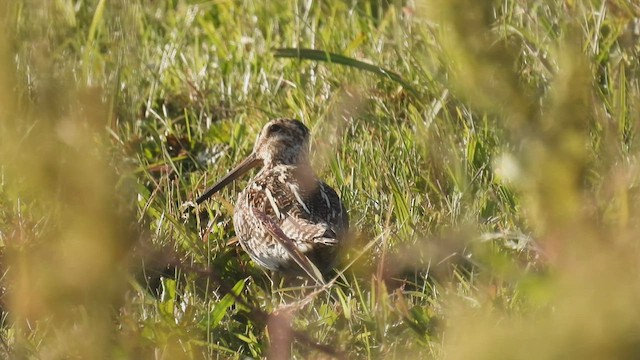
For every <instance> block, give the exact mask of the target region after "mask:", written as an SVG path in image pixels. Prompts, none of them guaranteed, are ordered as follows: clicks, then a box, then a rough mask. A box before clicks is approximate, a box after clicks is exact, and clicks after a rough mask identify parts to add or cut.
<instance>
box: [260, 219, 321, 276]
mask: <svg viewBox="0 0 640 360" xmlns="http://www.w3.org/2000/svg"><path fill="white" fill-rule="evenodd" d="M251 209H252V211H253V215H254V216H255V217H256V219H258V220H259V221H260V222H261V223H262V225H263V226H264V228H265V229H266V230H267V231H268V232H269V234H271V236H272V237H273V238H274V239H276V241H278V243H280V245H282V247H283V248H284V249H285V250H286V251H287V253H289V256H291V258H292V259H293V260H294V261H295V262H296V263H297V264H298V266H300V268H302V270H304V272H306V273H307V275H309V277H311V278H312V279H314V280H315V281H316V282H317V283H318V284H320V285H325V282H324V278H323V277H322V273H321V272H320V270H318V268H317V267H316V266H315V265H314V264H313V262H311V260H309V258H308V257H307V256H306V255H305V254H304V253H302V252H301V251H300V250H299V249H298V248H297V247H296V244H295V242H294V240H292V239H291V238H290V237H289V236H287V235H286V234H285V233H284V231H283V230H282V228H281V227H280V226H279V225H278V224H277V223H276V222H275V221H274V220H273V219H272V218H270V217H269V216H267V214H265V213H264V212H263V211H260V210H258V209H256V208H251Z"/></svg>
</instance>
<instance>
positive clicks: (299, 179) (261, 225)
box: [196, 119, 349, 277]
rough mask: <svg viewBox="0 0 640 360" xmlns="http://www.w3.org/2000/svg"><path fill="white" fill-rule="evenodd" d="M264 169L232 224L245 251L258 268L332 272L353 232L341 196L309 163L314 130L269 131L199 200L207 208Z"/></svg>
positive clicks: (281, 127) (291, 126) (282, 127)
mask: <svg viewBox="0 0 640 360" xmlns="http://www.w3.org/2000/svg"><path fill="white" fill-rule="evenodd" d="M259 165H262V166H263V167H262V169H261V170H260V171H259V172H258V173H257V174H256V176H255V177H254V178H253V179H252V180H251V181H250V182H249V184H248V185H247V187H246V188H245V189H244V190H243V191H242V192H241V193H240V195H239V196H238V201H237V203H236V206H235V210H234V216H233V223H234V227H235V230H236V234H237V236H238V239H239V241H240V244H241V245H242V247H243V249H244V250H245V251H246V252H247V253H248V254H249V255H250V256H251V258H252V259H253V260H254V261H255V262H256V263H258V264H259V265H261V266H263V267H265V268H267V269H271V270H277V271H283V272H299V271H300V270H301V269H302V270H304V271H305V272H307V273H309V275H310V276H312V277H314V276H313V274H311V273H310V272H313V270H311V269H309V268H308V267H307V265H306V264H305V263H306V262H307V260H306V259H308V260H310V261H311V262H312V263H313V264H314V265H315V267H317V269H318V270H320V272H326V271H328V270H330V269H331V268H332V267H333V266H334V263H335V259H336V255H337V252H338V249H339V247H340V243H341V242H342V240H343V238H344V236H345V235H346V232H347V231H348V227H349V219H348V215H347V212H346V210H345V208H344V206H343V204H342V202H341V201H340V198H339V197H338V195H337V194H336V192H335V191H334V190H333V189H332V188H331V187H330V186H329V185H327V184H325V183H324V182H322V181H321V180H320V179H318V178H317V177H316V175H315V173H314V172H313V169H312V168H311V165H310V163H309V130H308V129H307V127H306V126H305V125H304V124H302V123H301V122H300V121H298V120H290V119H277V120H273V121H271V122H269V123H268V124H266V125H265V126H264V128H263V129H262V131H261V132H260V135H259V136H258V138H257V140H256V144H255V146H254V148H253V152H252V153H251V155H249V156H248V157H247V158H246V159H245V160H244V161H243V162H242V163H240V164H239V165H238V166H237V167H236V168H235V169H233V170H232V171H231V172H229V174H227V175H226V176H224V177H223V178H222V179H221V180H220V181H219V182H218V183H216V184H215V185H214V186H213V187H211V188H210V189H209V190H207V191H206V192H205V193H204V194H203V195H202V196H200V197H199V198H198V199H197V200H196V202H197V203H198V204H200V203H202V202H203V201H205V200H206V199H208V198H209V197H210V196H211V195H212V194H214V193H215V192H217V191H219V190H220V189H222V188H223V187H224V186H226V185H227V184H229V183H230V182H232V181H233V180H235V179H236V178H238V177H239V176H240V175H242V174H243V173H245V172H247V171H248V170H249V169H250V168H252V167H255V166H259Z"/></svg>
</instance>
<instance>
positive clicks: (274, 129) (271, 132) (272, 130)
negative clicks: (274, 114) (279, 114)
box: [269, 124, 282, 134]
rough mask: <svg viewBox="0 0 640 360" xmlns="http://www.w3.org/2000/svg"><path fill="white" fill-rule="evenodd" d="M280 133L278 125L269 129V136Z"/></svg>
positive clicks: (280, 128)
mask: <svg viewBox="0 0 640 360" xmlns="http://www.w3.org/2000/svg"><path fill="white" fill-rule="evenodd" d="M280 131H282V126H280V125H278V124H274V125H271V126H270V127H269V134H275V133H277V132H280Z"/></svg>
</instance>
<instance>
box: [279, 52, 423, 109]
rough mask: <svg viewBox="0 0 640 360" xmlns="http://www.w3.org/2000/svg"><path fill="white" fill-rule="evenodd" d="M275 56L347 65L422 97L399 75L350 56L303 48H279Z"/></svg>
mask: <svg viewBox="0 0 640 360" xmlns="http://www.w3.org/2000/svg"><path fill="white" fill-rule="evenodd" d="M274 56H275V57H277V58H293V59H299V60H313V61H325V62H329V63H333V64H339V65H345V66H349V67H352V68H355V69H358V70H364V71H368V72H371V73H374V74H376V75H379V76H381V77H384V78H387V79H390V80H393V81H395V82H397V83H398V84H400V85H402V87H403V88H405V89H406V90H407V91H409V92H410V93H411V94H412V95H414V96H415V97H418V98H419V97H420V95H419V93H418V91H417V90H416V89H415V88H414V87H413V86H411V85H410V84H409V83H408V82H407V81H406V80H404V79H403V78H402V77H401V76H400V75H398V74H397V73H395V72H393V71H391V70H388V69H385V68H383V67H380V66H376V65H373V64H369V63H366V62H363V61H360V60H356V59H354V58H350V57H348V56H344V55H340V54H336V53H332V52H328V51H323V50H316V49H302V48H279V49H275V50H274Z"/></svg>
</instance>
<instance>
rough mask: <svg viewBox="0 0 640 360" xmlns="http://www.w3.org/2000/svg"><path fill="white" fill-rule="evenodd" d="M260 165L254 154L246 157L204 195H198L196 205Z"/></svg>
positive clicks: (260, 161)
mask: <svg viewBox="0 0 640 360" xmlns="http://www.w3.org/2000/svg"><path fill="white" fill-rule="evenodd" d="M261 163H262V160H260V159H258V158H257V157H256V155H255V154H254V153H251V155H249V156H247V158H246V159H244V160H242V162H241V163H240V164H238V166H236V167H235V168H234V169H233V170H231V171H229V173H228V174H227V175H225V176H224V177H223V178H222V179H220V180H219V181H218V182H217V183H215V185H213V186H212V187H210V188H209V189H208V190H207V191H205V192H204V194H202V195H200V197H199V198H198V199H196V204H198V205H200V204H202V203H203V202H204V201H205V200H207V199H208V198H210V197H211V195H213V194H215V193H217V192H218V191H220V190H222V188H224V187H225V186H227V185H229V184H230V183H231V182H232V181H233V180H235V179H237V178H239V177H240V176H242V175H243V174H244V173H246V172H247V171H249V170H250V169H251V168H254V167H256V166H258V165H260V164H261Z"/></svg>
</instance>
